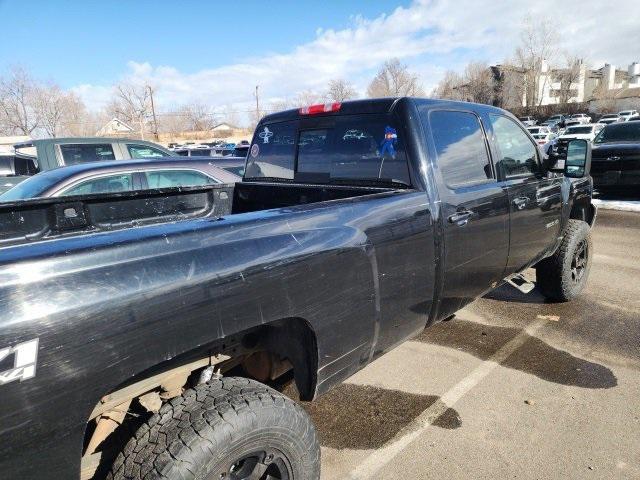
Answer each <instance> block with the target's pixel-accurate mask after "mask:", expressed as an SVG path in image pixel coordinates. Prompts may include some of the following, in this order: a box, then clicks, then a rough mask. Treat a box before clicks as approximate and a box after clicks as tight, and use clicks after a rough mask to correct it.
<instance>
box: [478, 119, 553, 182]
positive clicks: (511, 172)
mask: <svg viewBox="0 0 640 480" xmlns="http://www.w3.org/2000/svg"><path fill="white" fill-rule="evenodd" d="M489 118H490V119H491V125H492V126H493V133H494V135H495V138H496V143H497V144H498V148H499V149H500V157H501V158H500V161H499V162H498V163H499V164H500V165H501V167H502V170H503V172H504V174H505V176H506V178H513V177H521V176H529V175H536V174H538V173H539V172H540V166H539V164H538V159H537V154H536V152H537V147H536V146H535V145H534V144H533V143H532V142H531V140H529V137H528V136H527V134H526V133H524V131H523V130H522V129H521V128H520V127H519V126H518V125H517V124H516V123H515V122H514V121H513V120H511V119H510V118H507V117H503V116H502V115H489Z"/></svg>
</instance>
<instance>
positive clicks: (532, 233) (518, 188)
mask: <svg viewBox="0 0 640 480" xmlns="http://www.w3.org/2000/svg"><path fill="white" fill-rule="evenodd" d="M489 120H490V124H491V128H492V130H493V140H494V142H493V143H494V148H495V155H494V158H496V159H497V160H498V161H497V162H496V165H497V166H498V170H499V175H500V177H501V178H502V179H503V184H504V185H505V187H506V189H507V191H508V192H509V208H510V212H511V227H510V237H511V240H510V246H509V263H508V268H507V270H508V272H509V273H513V272H516V271H519V270H521V269H523V268H524V267H526V266H528V265H530V264H531V263H532V262H533V260H535V259H537V258H539V257H540V256H541V255H542V254H543V253H545V252H546V251H547V250H548V249H549V248H550V247H551V246H553V245H554V244H555V241H556V239H557V237H558V236H559V235H560V216H561V209H562V191H561V186H562V181H561V179H560V178H559V177H556V176H545V174H544V172H543V169H542V166H541V162H540V152H539V150H538V147H537V145H535V143H533V141H532V140H531V139H530V138H529V136H528V135H527V134H526V133H525V131H524V130H523V129H522V128H521V127H520V125H518V124H517V123H516V122H515V121H514V120H512V119H511V118H509V117H507V116H504V115H498V114H490V115H489Z"/></svg>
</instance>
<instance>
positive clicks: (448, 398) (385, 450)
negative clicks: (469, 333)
mask: <svg viewBox="0 0 640 480" xmlns="http://www.w3.org/2000/svg"><path fill="white" fill-rule="evenodd" d="M547 323H548V320H545V319H537V320H535V321H534V322H532V323H531V324H529V325H528V326H527V327H526V328H525V329H524V330H522V331H521V332H520V333H518V334H517V335H516V336H515V337H513V338H512V339H511V340H509V341H508V342H507V343H505V344H504V346H502V348H500V349H499V350H498V351H496V352H495V353H494V354H493V355H492V356H491V357H489V358H488V359H487V360H485V361H484V362H482V363H481V364H480V365H478V366H477V367H476V368H475V369H474V370H472V371H471V373H470V374H469V375H467V376H466V377H464V378H463V379H462V380H460V381H459V382H458V383H456V384H455V385H454V386H453V387H452V388H450V389H449V390H448V391H447V392H446V393H445V394H444V395H442V397H440V401H437V402H435V403H434V404H432V405H431V406H429V408H427V409H426V410H424V411H423V412H422V413H421V414H420V416H418V417H417V418H416V419H415V420H414V421H413V422H411V423H410V424H409V425H407V427H405V429H403V432H407V433H404V434H402V432H401V433H400V434H399V436H398V437H397V438H396V439H394V440H391V441H390V442H389V443H387V444H386V445H384V446H383V447H381V448H379V449H377V450H376V451H375V452H373V453H371V454H370V455H369V456H367V457H366V458H365V459H364V460H363V461H362V462H361V463H360V464H358V466H357V467H355V468H354V469H353V470H352V471H351V473H350V474H349V476H348V478H350V479H352V480H364V479H368V478H371V477H374V476H375V475H376V474H377V473H378V472H379V471H380V470H382V469H383V468H384V467H385V466H386V465H388V464H389V463H390V462H391V461H392V460H393V459H394V458H395V457H396V456H398V455H399V454H400V453H401V452H402V451H403V450H404V449H405V448H407V447H408V446H409V445H410V444H411V443H412V442H413V441H415V440H416V439H417V438H418V437H419V436H420V435H422V433H423V432H424V431H425V430H426V429H428V428H429V427H430V426H431V424H432V423H433V422H434V421H435V420H437V419H438V417H440V416H441V415H442V414H443V413H445V411H446V410H447V409H448V408H452V407H453V406H454V405H455V404H456V403H457V402H458V401H459V400H460V399H461V398H462V397H464V396H465V395H466V394H467V393H468V392H469V391H470V390H471V389H472V388H473V387H475V386H476V385H478V384H479V383H480V382H481V381H482V380H483V379H484V378H485V377H486V376H487V375H489V374H490V373H491V372H492V371H493V370H495V369H496V368H497V367H498V366H500V364H501V363H502V362H504V361H505V360H506V359H507V358H508V357H509V356H510V355H511V354H513V353H514V352H515V351H516V350H518V348H520V347H521V346H522V345H523V344H524V342H526V341H527V339H528V338H529V337H530V336H533V335H534V334H535V333H536V332H537V331H538V330H539V329H540V328H541V327H542V326H543V325H545V324H547Z"/></svg>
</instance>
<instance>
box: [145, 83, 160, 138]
mask: <svg viewBox="0 0 640 480" xmlns="http://www.w3.org/2000/svg"><path fill="white" fill-rule="evenodd" d="M147 88H148V89H149V96H150V97H151V113H152V114H153V136H154V138H155V140H156V142H157V141H158V120H157V119H156V108H155V107H154V105H153V89H152V88H151V85H147Z"/></svg>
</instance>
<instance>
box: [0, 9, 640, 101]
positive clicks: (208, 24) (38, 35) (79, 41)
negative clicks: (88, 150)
mask: <svg viewBox="0 0 640 480" xmlns="http://www.w3.org/2000/svg"><path fill="white" fill-rule="evenodd" d="M526 15H530V16H531V17H532V18H535V19H544V20H549V21H551V22H553V23H554V24H555V26H556V29H557V31H558V37H559V39H558V44H557V45H556V46H557V50H558V55H557V56H556V60H557V61H560V62H561V61H562V58H563V54H564V53H565V52H567V53H571V54H575V55H578V56H580V57H582V58H584V59H585V60H586V61H587V63H589V64H591V65H593V66H594V67H599V66H601V65H602V64H603V63H604V62H609V63H613V64H615V65H618V66H620V67H626V66H627V65H628V64H629V63H631V62H632V61H640V58H639V57H640V50H639V49H638V45H640V29H638V19H639V18H640V1H639V0H617V1H616V3H615V8H611V7H610V4H609V2H602V1H600V2H585V1H584V0H562V1H558V0H536V1H535V2H532V1H531V0H351V1H338V0H324V1H321V0H319V1H304V0H298V1H277V2H269V1H265V0H263V1H257V0H255V1H254V0H251V1H228V0H227V1H204V0H202V1H191V0H189V1H180V2H176V1H174V2H169V1H159V0H158V1H155V2H154V1H148V0H132V1H127V2H125V1H114V0H111V1H110V0H104V1H100V2H98V1H93V0H91V1H79V0H78V1H57V2H53V1H29V0H0V18H1V19H2V24H1V25H2V28H1V30H0V31H1V32H2V41H0V75H2V74H3V73H4V72H6V71H7V68H9V66H11V65H15V64H21V65H23V66H25V67H26V68H28V69H29V70H30V71H31V72H32V74H33V75H34V76H35V77H36V78H38V79H40V80H48V81H53V82H56V83H58V84H60V85H61V86H62V87H64V88H67V89H71V90H73V91H74V92H75V93H76V94H77V95H79V96H80V97H81V98H82V99H83V100H84V102H85V103H86V105H87V106H88V107H89V108H90V109H91V110H100V109H101V108H102V107H103V106H104V105H105V104H106V103H107V102H108V101H109V99H110V98H111V97H112V95H113V88H114V85H116V84H117V83H119V82H122V81H126V82H131V83H137V84H141V85H151V86H153V87H154V91H155V92H156V95H155V99H156V102H157V106H158V108H159V110H161V111H162V110H165V111H170V110H172V109H175V108H176V107H178V106H180V105H184V104H188V103H205V104H207V105H210V106H213V107H214V108H215V109H227V110H228V109H231V108H233V109H235V110H238V111H243V109H250V108H252V107H251V105H252V104H253V102H254V99H253V91H254V88H255V86H256V85H260V91H261V95H262V97H261V99H262V101H263V104H266V105H268V104H269V103H272V104H274V103H275V102H281V101H283V100H287V101H291V100H292V99H296V98H299V97H300V96H302V95H303V94H305V93H308V92H313V93H316V94H322V93H323V91H324V90H325V89H326V86H327V84H328V82H329V81H330V80H332V79H336V78H343V79H346V80H347V81H349V82H350V83H352V85H353V86H354V87H355V89H356V90H357V91H358V92H359V93H360V94H361V95H362V94H364V92H365V91H366V87H367V84H368V83H369V82H370V80H371V78H372V77H373V75H374V74H375V72H376V71H377V69H378V68H379V67H380V65H381V64H382V63H383V62H384V61H385V60H388V59H389V58H392V57H397V58H399V59H400V60H401V61H402V62H403V63H405V64H407V65H408V66H409V68H410V69H411V70H412V71H413V72H414V73H416V74H417V75H418V76H419V79H420V82H421V83H422V85H423V87H424V90H425V91H426V92H429V91H431V89H432V88H433V87H434V86H435V85H436V84H437V83H438V81H439V80H440V79H441V78H442V76H443V75H444V73H445V71H446V70H448V69H453V70H456V71H462V70H463V69H464V66H465V65H466V64H467V63H468V62H470V61H480V62H487V63H489V64H493V63H501V62H504V61H505V60H506V59H508V58H509V56H511V55H512V54H513V51H514V48H515V47H516V45H517V44H518V43H519V38H520V37H519V36H520V32H521V29H522V23H523V20H524V18H525V16H526ZM558 66H560V65H559V64H558Z"/></svg>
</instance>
